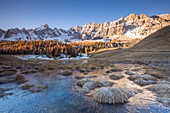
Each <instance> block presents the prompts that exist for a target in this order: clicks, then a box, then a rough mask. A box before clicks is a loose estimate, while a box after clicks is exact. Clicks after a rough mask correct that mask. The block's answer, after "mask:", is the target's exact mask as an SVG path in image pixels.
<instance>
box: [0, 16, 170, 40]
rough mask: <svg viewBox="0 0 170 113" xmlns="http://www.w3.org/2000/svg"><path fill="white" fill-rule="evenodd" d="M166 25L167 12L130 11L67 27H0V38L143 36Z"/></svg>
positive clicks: (54, 38)
mask: <svg viewBox="0 0 170 113" xmlns="http://www.w3.org/2000/svg"><path fill="white" fill-rule="evenodd" d="M167 25H170V14H162V15H154V16H150V17H149V16H147V15H145V14H141V15H137V14H130V15H129V16H127V17H125V18H120V19H119V20H115V21H112V22H105V23H103V24H99V23H91V24H85V25H83V26H73V27H72V28H70V29H68V30H64V29H57V28H54V29H52V28H50V27H49V26H48V25H47V24H45V25H42V26H41V27H38V28H35V29H25V28H23V29H18V28H14V29H8V30H6V31H4V30H2V29H0V40H9V41H18V40H26V41H34V40H58V41H61V42H66V41H71V42H76V41H82V40H99V39H105V40H106V39H111V40H113V39H122V40H131V39H143V38H145V37H146V36H148V35H150V34H152V33H154V32H156V31H157V30H159V29H160V28H163V27H165V26H167Z"/></svg>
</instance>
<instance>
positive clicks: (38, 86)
mask: <svg viewBox="0 0 170 113" xmlns="http://www.w3.org/2000/svg"><path fill="white" fill-rule="evenodd" d="M46 88H47V86H46V85H42V84H36V85H35V84H25V85H23V86H22V87H21V89H22V90H28V91H30V92H32V93H34V92H40V91H42V90H44V89H46Z"/></svg>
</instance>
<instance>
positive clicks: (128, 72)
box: [125, 71, 136, 75]
mask: <svg viewBox="0 0 170 113" xmlns="http://www.w3.org/2000/svg"><path fill="white" fill-rule="evenodd" d="M125 74H126V75H134V74H136V73H135V72H132V71H127V72H125Z"/></svg>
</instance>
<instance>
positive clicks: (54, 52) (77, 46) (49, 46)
mask: <svg viewBox="0 0 170 113" xmlns="http://www.w3.org/2000/svg"><path fill="white" fill-rule="evenodd" d="M112 47H115V41H112V42H91V41H87V42H86V41H83V42H71V43H67V44H66V43H62V42H58V41H52V40H46V41H42V40H37V41H0V53H1V54H36V55H37V54H39V55H43V54H46V55H48V56H50V57H58V56H61V55H62V54H65V55H67V56H69V57H76V56H78V55H81V54H82V53H85V54H89V53H90V52H92V51H97V50H99V49H104V48H112Z"/></svg>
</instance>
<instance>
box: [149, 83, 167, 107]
mask: <svg viewBox="0 0 170 113" xmlns="http://www.w3.org/2000/svg"><path fill="white" fill-rule="evenodd" d="M146 89H148V90H150V91H152V92H154V93H156V94H157V96H158V97H157V100H158V101H159V102H161V103H162V104H163V105H164V106H166V107H170V84H156V85H152V86H149V87H147V88H146Z"/></svg>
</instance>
